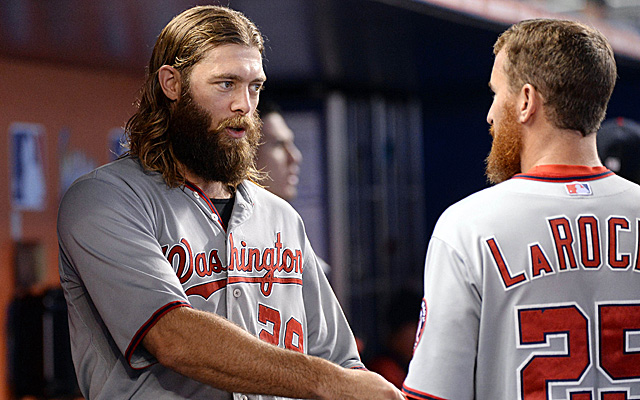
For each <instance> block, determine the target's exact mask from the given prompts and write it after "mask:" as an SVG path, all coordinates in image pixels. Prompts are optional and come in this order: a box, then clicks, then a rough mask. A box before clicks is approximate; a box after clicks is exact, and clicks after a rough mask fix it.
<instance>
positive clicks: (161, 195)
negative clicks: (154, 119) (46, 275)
mask: <svg viewBox="0 0 640 400" xmlns="http://www.w3.org/2000/svg"><path fill="white" fill-rule="evenodd" d="M58 238H59V245H60V265H59V270H60V279H61V283H62V287H63V289H64V292H65V296H66V299H67V304H68V308H69V322H70V331H71V345H72V354H73V360H74V364H75V367H76V371H77V375H78V381H79V384H80V388H81V389H82V393H83V395H84V396H85V397H87V398H90V399H109V400H111V399H125V398H126V399H231V398H233V399H245V398H248V399H273V398H274V397H271V396H253V395H249V396H246V395H243V394H239V393H235V394H233V396H232V394H231V393H227V392H223V391H220V390H216V389H214V388H211V387H208V386H206V385H203V384H201V383H198V382H196V381H194V380H191V379H189V378H187V377H185V376H183V375H180V374H178V373H176V372H174V371H172V370H169V369H167V368H164V367H163V366H162V365H160V364H159V363H157V361H156V360H155V359H154V357H153V356H152V355H151V354H149V353H148V352H147V351H145V349H144V347H143V346H142V345H141V341H142V339H143V337H144V335H145V333H146V332H148V330H149V329H150V327H151V326H153V324H154V323H155V322H156V321H157V320H158V319H159V318H160V317H162V315H164V314H165V313H167V312H168V311H169V310H172V309H174V308H175V307H193V308H196V309H200V310H205V311H210V312H212V313H216V314H219V315H221V316H223V317H225V318H227V319H229V320H230V321H233V322H234V323H236V324H238V325H240V326H241V327H243V328H244V329H246V330H247V331H248V332H251V333H252V334H254V335H256V336H258V337H260V338H261V339H263V340H265V341H267V342H270V343H273V344H275V345H278V346H280V347H284V348H288V349H292V350H295V351H300V352H304V353H307V354H311V355H315V356H319V357H322V358H324V359H327V360H330V361H333V362H335V363H337V364H339V365H341V366H343V367H345V368H362V367H363V365H362V363H361V362H360V359H359V356H358V352H357V349H356V344H355V340H354V338H353V334H352V332H351V330H350V328H349V326H348V324H347V321H346V319H345V317H344V315H343V313H342V310H341V308H340V306H339V304H338V302H337V300H336V298H335V296H334V293H333V291H332V290H331V288H330V286H329V283H328V281H327V279H326V278H325V276H324V274H323V273H322V271H321V268H320V267H319V264H318V261H317V258H316V256H315V255H314V252H313V250H312V249H311V246H310V245H309V242H308V240H307V237H306V234H305V231H304V227H303V223H302V220H301V219H300V217H299V216H298V214H297V213H296V212H295V211H294V210H293V208H292V207H291V206H289V204H288V203H286V202H285V201H283V200H281V199H280V198H278V197H277V196H275V195H272V194H270V193H269V192H267V191H266V190H264V189H262V188H259V187H258V186H256V185H255V184H253V183H250V182H244V183H242V184H241V185H240V186H239V187H238V190H237V192H236V199H235V203H234V207H233V214H232V216H231V219H230V221H229V226H228V227H225V226H223V223H222V221H221V220H220V217H219V215H218V214H217V212H216V210H215V208H214V207H212V205H211V202H210V200H209V199H208V198H207V196H206V195H204V193H203V192H202V191H200V189H198V188H197V187H195V186H192V185H186V187H183V188H175V189H171V188H169V187H168V186H167V185H166V184H165V182H164V181H163V179H162V177H161V175H160V174H158V173H149V172H145V171H143V170H142V168H141V166H140V164H139V163H138V162H137V160H135V159H132V158H125V159H122V160H119V161H116V162H114V163H111V164H108V165H106V166H103V167H101V168H98V169H97V170H95V171H93V172H91V173H89V174H88V175H86V176H84V177H82V178H80V179H79V180H78V181H76V182H75V183H74V184H73V186H72V187H71V188H70V189H69V190H68V191H67V193H66V194H65V196H64V198H63V200H62V203H61V206H60V210H59V215H58ZM202 346H203V349H204V348H207V347H211V346H214V347H215V346H216V343H202ZM255 379H260V377H259V376H256V378H255ZM291 379H295V377H291Z"/></svg>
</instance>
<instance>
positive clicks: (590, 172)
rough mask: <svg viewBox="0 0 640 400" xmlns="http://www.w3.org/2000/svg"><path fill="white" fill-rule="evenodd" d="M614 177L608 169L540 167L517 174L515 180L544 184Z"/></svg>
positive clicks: (565, 166)
mask: <svg viewBox="0 0 640 400" xmlns="http://www.w3.org/2000/svg"><path fill="white" fill-rule="evenodd" d="M611 175H614V173H613V172H612V171H610V170H609V169H607V168H606V167H602V166H600V167H587V166H584V165H559V164H549V165H538V166H535V167H533V168H531V169H530V170H529V171H527V172H526V173H522V174H517V175H515V176H514V177H513V179H527V180H534V181H544V182H573V181H576V180H579V181H593V180H596V179H601V178H605V177H607V176H611Z"/></svg>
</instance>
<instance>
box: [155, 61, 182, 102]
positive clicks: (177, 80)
mask: <svg viewBox="0 0 640 400" xmlns="http://www.w3.org/2000/svg"><path fill="white" fill-rule="evenodd" d="M158 82H160V87H162V91H163V92H164V95H165V96H167V97H168V98H169V100H174V101H175V100H178V99H179V98H180V92H181V90H182V85H181V82H182V78H181V77H180V71H178V70H177V69H175V68H173V67H172V66H170V65H163V66H162V67H160V69H158Z"/></svg>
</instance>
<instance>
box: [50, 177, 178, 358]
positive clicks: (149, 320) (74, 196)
mask: <svg viewBox="0 0 640 400" xmlns="http://www.w3.org/2000/svg"><path fill="white" fill-rule="evenodd" d="M94 174H95V172H94ZM151 206H152V205H150V204H149V202H148V201H147V202H145V201H144V200H143V199H141V198H140V197H139V196H138V195H137V194H136V193H135V192H134V191H133V190H131V189H130V188H129V187H127V186H124V185H123V186H118V185H115V184H113V183H111V182H105V181H102V180H99V179H97V178H95V175H90V176H89V178H85V179H83V180H81V181H78V182H76V183H75V184H74V185H73V186H72V187H71V188H70V189H69V190H68V191H67V193H66V194H65V196H64V198H63V200H62V203H61V205H60V210H59V214H58V238H59V244H60V253H61V254H60V260H61V265H60V277H61V281H62V284H63V287H65V290H66V292H67V298H68V302H70V303H71V304H70V308H72V309H71V310H70V314H72V313H73V316H72V317H71V322H72V324H74V325H78V326H84V327H89V328H90V329H95V327H97V326H99V327H101V328H103V329H106V330H107V331H108V335H109V336H110V337H111V339H112V340H113V342H114V343H115V344H116V345H117V347H118V349H119V350H120V352H122V354H123V355H124V356H125V358H126V359H127V361H128V362H129V364H130V365H131V366H132V367H133V368H144V367H146V366H148V365H150V364H152V363H154V362H155V360H154V359H153V357H152V356H151V355H150V354H148V353H147V352H146V351H144V349H142V346H140V342H141V341H142V339H143V337H144V335H145V334H146V332H147V331H148V329H149V328H151V327H152V326H153V324H154V323H155V322H156V321H157V320H158V319H159V318H160V317H161V316H162V315H163V314H164V313H166V312H168V311H169V310H171V309H173V308H175V307H181V306H189V302H188V300H187V297H186V295H185V293H184V291H183V289H182V287H181V285H180V282H179V281H178V278H177V277H176V275H175V273H174V271H173V268H172V266H171V265H170V264H169V262H168V261H167V259H166V258H165V257H164V255H163V252H162V249H161V246H160V244H159V243H158V241H157V239H156V229H157V227H156V226H155V221H154V218H153V210H152V207H151ZM77 329H80V328H77ZM82 334H83V335H96V336H99V335H103V334H104V333H103V332H85V333H82ZM89 340H91V339H89Z"/></svg>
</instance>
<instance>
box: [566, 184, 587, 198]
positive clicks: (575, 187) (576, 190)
mask: <svg viewBox="0 0 640 400" xmlns="http://www.w3.org/2000/svg"><path fill="white" fill-rule="evenodd" d="M564 187H565V189H567V193H568V194H569V196H591V195H592V194H593V192H592V191H591V186H589V184H588V183H583V182H571V183H567V184H566V185H564Z"/></svg>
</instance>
